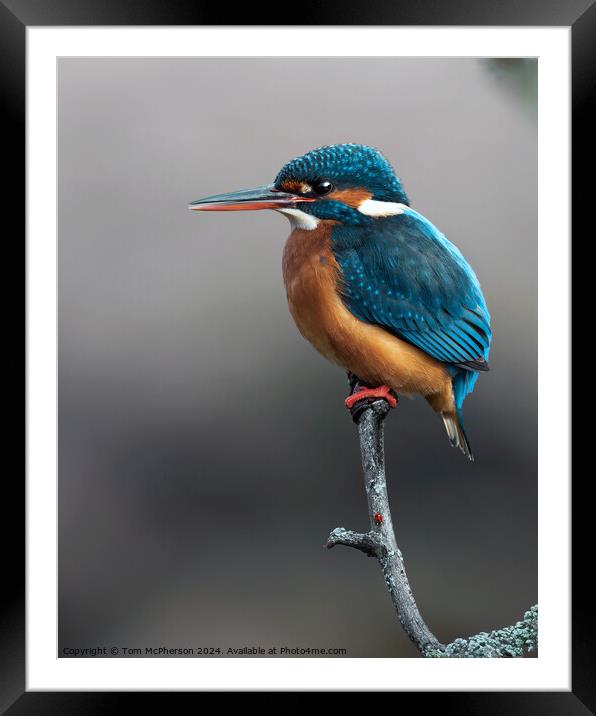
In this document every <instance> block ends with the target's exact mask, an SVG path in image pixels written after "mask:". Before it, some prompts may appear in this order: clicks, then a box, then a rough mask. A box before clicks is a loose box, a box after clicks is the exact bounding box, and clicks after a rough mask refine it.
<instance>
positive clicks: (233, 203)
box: [188, 184, 315, 211]
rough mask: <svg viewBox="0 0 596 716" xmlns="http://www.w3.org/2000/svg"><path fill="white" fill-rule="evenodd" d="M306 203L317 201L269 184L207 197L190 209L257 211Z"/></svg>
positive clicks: (195, 202) (192, 205)
mask: <svg viewBox="0 0 596 716" xmlns="http://www.w3.org/2000/svg"><path fill="white" fill-rule="evenodd" d="M305 201H315V200H314V199H309V198H306V197H303V196H299V195H297V194H288V193H286V192H284V191H279V190H277V189H275V187H273V185H271V184H268V185H267V186H259V187H257V188H256V189H244V190H242V191H232V192H230V193H229V194H215V195H214V196H207V197H205V198H204V199H197V201H192V202H191V203H190V204H189V205H188V208H189V209H191V210H192V211H251V210H253V211H254V210H257V209H281V208H283V207H288V206H294V205H296V204H297V203H299V202H305Z"/></svg>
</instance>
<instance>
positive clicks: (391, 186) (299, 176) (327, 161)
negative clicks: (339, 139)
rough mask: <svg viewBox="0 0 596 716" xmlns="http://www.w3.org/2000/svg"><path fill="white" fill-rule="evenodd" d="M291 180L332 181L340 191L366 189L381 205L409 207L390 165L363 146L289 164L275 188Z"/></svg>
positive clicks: (320, 152)
mask: <svg viewBox="0 0 596 716" xmlns="http://www.w3.org/2000/svg"><path fill="white" fill-rule="evenodd" d="M288 179H294V180H298V181H306V182H312V181H314V180H316V179H329V180H330V181H332V182H333V183H334V184H335V185H336V186H338V187H340V188H348V187H358V188H366V189H368V190H370V191H371V192H372V193H373V199H376V200H378V201H397V202H400V203H402V204H408V197H407V196H406V193H405V192H404V190H403V188H402V185H401V182H400V181H399V179H398V178H397V177H396V176H395V172H394V171H393V167H392V166H391V164H389V162H388V161H387V160H386V159H385V157H384V156H383V155H382V154H381V153H380V152H379V151H378V150H377V149H373V147H367V146H366V145H364V144H331V145H330V146H327V147H320V148H319V149H313V151H312V152H308V154H303V155H302V156H301V157H296V159H292V161H291V162H288V163H287V164H286V165H285V167H283V169H282V170H281V171H280V172H279V174H278V175H277V176H276V178H275V182H274V183H275V186H276V187H278V188H279V187H280V186H281V184H283V182H284V181H287V180H288Z"/></svg>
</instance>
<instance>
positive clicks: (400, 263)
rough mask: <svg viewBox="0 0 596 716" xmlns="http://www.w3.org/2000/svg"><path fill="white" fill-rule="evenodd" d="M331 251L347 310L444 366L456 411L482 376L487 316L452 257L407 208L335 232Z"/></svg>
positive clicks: (463, 267) (460, 262)
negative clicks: (446, 367) (395, 213)
mask: <svg viewBox="0 0 596 716" xmlns="http://www.w3.org/2000/svg"><path fill="white" fill-rule="evenodd" d="M331 237H332V248H333V251H334V254H335V256H336V259H337V261H338V264H339V266H340V268H341V270H342V286H341V292H342V296H343V300H344V302H345V303H346V305H347V306H348V308H349V309H350V311H351V312H352V313H353V314H354V315H355V316H357V317H358V318H360V319H361V320H364V321H367V322H368V323H374V324H377V325H380V326H382V327H384V328H385V329H386V330H388V331H390V332H392V333H394V334H395V335H397V336H399V337H400V338H403V339H404V340H407V341H408V342H410V343H412V344H414V345H415V346H417V347H418V348H420V349H421V350H423V351H425V352H426V353H428V354H429V355H431V356H433V357H434V358H436V359H437V360H439V361H442V362H444V363H446V364H447V366H448V370H449V372H450V373H451V374H452V376H453V390H454V397H455V401H456V405H457V407H458V409H459V408H460V407H461V404H462V402H463V400H464V398H465V396H466V395H467V394H468V393H470V392H471V391H472V389H473V387H474V383H475V381H476V378H477V376H478V374H477V372H476V371H477V370H486V368H487V366H486V361H487V360H488V354H489V348H490V340H491V331H490V315H489V312H488V309H487V307H486V302H485V300H484V297H483V295H482V291H481V288H480V284H479V282H478V279H477V278H476V275H475V273H474V271H473V270H472V268H471V266H470V265H469V264H468V262H467V261H466V260H465V258H464V257H463V256H462V254H461V253H460V251H459V250H458V249H457V248H456V247H455V246H454V245H453V244H452V243H451V242H449V241H448V240H447V239H446V237H445V236H443V234H441V233H440V232H439V231H438V229H436V227H434V226H433V225H432V224H431V223H430V222H429V221H428V220H427V219H425V218H424V217H423V216H421V215H420V214H418V213H417V212H415V211H414V210H412V209H407V210H405V211H404V213H403V214H398V215H396V216H391V217H387V218H384V219H376V220H374V222H373V223H372V224H369V225H368V226H365V227H360V226H348V225H345V226H335V227H334V228H333V231H332V234H331Z"/></svg>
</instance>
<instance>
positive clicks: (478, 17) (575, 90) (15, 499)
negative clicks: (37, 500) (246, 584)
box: [0, 0, 596, 716]
mask: <svg viewBox="0 0 596 716" xmlns="http://www.w3.org/2000/svg"><path fill="white" fill-rule="evenodd" d="M288 9H291V8H289V6H288ZM293 9H294V11H295V13H294V14H295V15H298V16H299V17H298V18H296V17H293V18H292V19H293V20H294V22H292V23H284V22H283V18H282V16H281V15H280V13H279V12H278V11H277V10H276V11H275V12H268V11H267V9H266V7H265V6H263V5H258V6H254V5H252V4H249V3H247V4H245V5H240V6H238V7H235V8H234V11H233V15H234V25H236V26H238V25H280V24H299V25H309V24H313V25H402V26H403V25H433V26H440V25H445V26H458V25H468V26H474V25H482V26H486V25H498V26H520V25H526V26H570V27H571V29H572V30H571V31H572V112H573V117H572V131H573V149H572V161H573V178H574V184H573V186H574V195H573V200H572V212H573V226H574V228H576V229H577V227H578V226H581V225H582V224H585V226H586V228H588V217H587V212H588V211H590V209H591V201H590V198H589V196H588V192H589V191H591V189H592V184H593V182H586V181H585V179H581V177H586V176H589V175H590V174H591V171H592V167H591V164H592V162H593V160H592V158H591V157H592V156H593V151H590V148H592V149H593V141H591V140H592V138H593V134H594V132H593V126H592V125H591V124H590V119H589V109H590V104H591V103H590V100H591V99H592V93H593V90H594V87H595V85H596V63H595V62H594V54H595V53H594V45H595V40H596V2H595V0H566V2H565V3H561V2H557V0H542V1H541V0H499V1H498V2H497V1H496V0H485V2H482V3H479V2H478V1H477V0H460V1H459V2H457V1H452V2H447V1H446V0H417V2H415V3H406V2H403V0H388V1H385V2H376V3H373V4H371V3H359V2H355V1H354V0H344V2H342V3H341V4H340V3H336V2H327V3H317V4H316V5H314V4H313V6H312V7H307V6H301V5H300V4H298V5H295V4H294V5H293ZM229 15H230V10H229V8H226V7H223V6H217V4H213V3H204V2H200V1H199V2H196V1H195V2H190V1H188V0H169V1H166V0H144V1H143V2H142V3H138V2H133V1H132V0H118V1H116V0H54V1H53V2H51V3H50V2H44V0H0V58H1V62H0V81H1V92H0V96H1V97H2V100H3V119H4V120H5V130H4V132H3V135H2V136H3V139H4V142H3V150H4V156H5V160H6V161H7V162H8V164H7V165H6V164H5V168H4V174H5V177H8V178H9V181H7V182H6V183H5V187H4V190H3V199H4V208H5V211H6V210H9V211H10V213H11V214H12V215H13V218H14V220H15V222H16V225H17V227H21V228H22V233H21V235H22V236H23V237H24V232H25V192H24V188H25V161H24V159H25V68H26V41H25V31H26V28H27V27H28V26H61V25H62V26H68V25H73V26H77V25H229V23H228V22H225V21H226V20H228V19H229ZM296 19H299V22H295V20H296ZM561 191H562V192H565V191H566V187H564V186H563V187H561ZM592 234H593V228H592V229H590V232H589V233H586V236H587V237H589V236H591V235H592ZM18 235H19V234H18V232H12V234H11V236H12V238H11V239H10V241H14V243H15V245H16V244H17V243H18V242H17V241H16V237H17V236H18ZM6 240H7V241H8V240H9V239H8V236H7V237H6ZM13 248H14V246H13ZM13 265H14V264H13ZM9 354H10V355H11V356H12V355H14V354H15V351H9ZM15 363H16V361H15ZM14 367H15V370H17V371H18V368H17V366H16V365H15V366H14ZM552 399H553V404H555V403H556V400H557V396H556V392H553V395H552ZM553 409H556V406H555V405H553ZM17 440H18V439H17V437H16V435H15V440H14V442H15V443H17ZM6 444H9V441H8V440H7V441H6ZM588 487H589V480H586V481H584V482H583V483H582V482H581V481H577V482H576V484H575V485H574V495H573V497H574V499H573V512H572V538H573V544H574V553H573V556H572V565H573V584H572V586H573V599H572V610H573V611H572V658H573V661H572V691H570V692H483V693H479V692H465V693H461V692H459V693H453V692H449V693H437V692H434V693H424V694H414V695H415V696H419V697H421V698H423V699H426V700H427V705H429V706H430V705H431V704H430V700H431V699H432V701H433V705H434V706H435V707H436V708H440V709H441V712H442V713H457V714H461V715H464V714H483V715H486V716H490V715H491V714H499V715H500V714H505V713H506V714H522V713H523V714H524V715H527V716H530V715H531V714H534V713H535V714H547V713H548V714H565V715H566V716H574V715H575V714H577V715H578V716H579V715H580V714H582V715H583V714H588V713H592V712H593V711H594V710H595V709H596V694H595V689H594V682H595V681H596V680H595V679H594V664H596V659H595V658H594V657H595V656H596V655H595V649H594V641H595V640H594V629H593V619H591V618H590V617H591V614H592V611H593V607H592V605H591V603H590V602H591V599H590V594H591V591H590V589H589V587H588V579H589V578H590V571H591V570H590V569H589V564H588V563H587V562H585V561H584V559H583V558H582V557H581V555H580V549H581V546H582V545H585V544H589V541H588V540H589V537H588V529H589V526H590V524H591V520H590V516H589V515H588V509H590V505H591V503H590V500H589V499H588V496H587V494H586V495H585V496H584V495H583V494H582V493H583V492H584V491H586V490H587V489H588ZM3 488H4V505H5V506H6V507H5V510H4V516H3V520H2V523H3V528H4V530H5V535H4V542H3V543H4V546H5V554H4V564H5V566H4V575H3V576H4V580H3V583H4V584H3V586H4V588H3V590H2V592H3V596H4V606H3V613H2V629H1V632H0V647H1V648H0V653H1V654H2V660H1V663H2V666H1V667H0V670H1V678H0V710H1V711H2V713H8V714H10V715H11V716H20V715H21V714H38V713H39V714H58V713H59V714H82V713H85V714H95V713H97V714H100V713H101V714H104V713H108V712H113V711H119V710H124V709H129V708H133V707H138V703H137V701H138V698H139V696H141V694H138V693H128V692H127V693H122V692H117V693H113V692H101V693H89V692H63V693H60V692H31V691H26V684H25V618H26V615H25V569H24V551H25V530H24V515H25V512H24V509H23V508H24V496H25V493H24V489H23V483H22V482H21V481H20V480H19V479H18V478H17V477H16V474H14V473H13V472H12V471H7V473H6V476H5V478H4V480H3ZM7 557H8V559H6V558H7ZM586 567H588V568H587V569H586ZM201 693H204V692H201ZM201 693H198V694H196V693H191V694H177V693H176V694H171V693H167V694H165V693H152V694H151V695H150V696H151V699H152V705H153V706H155V705H158V704H164V703H165V702H164V698H165V697H166V695H167V696H176V697H178V698H179V697H180V696H182V695H185V696H190V697H196V696H197V695H198V696H200V695H201ZM405 695H406V694H404V693H400V694H399V696H400V697H403V696H405ZM410 695H411V694H408V696H410ZM133 699H134V702H133ZM401 703H403V701H401V699H400V704H401ZM400 704H397V705H398V706H399V705H400ZM369 706H370V704H369ZM371 707H374V705H373V706H371ZM158 708H159V706H158ZM170 708H171V707H170Z"/></svg>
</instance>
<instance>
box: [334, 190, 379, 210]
mask: <svg viewBox="0 0 596 716" xmlns="http://www.w3.org/2000/svg"><path fill="white" fill-rule="evenodd" d="M327 197H328V198H329V199H333V200H334V201H341V202H342V203H343V204H347V205H348V206H351V207H352V208H353V209H357V208H358V207H359V206H360V204H362V202H363V201H366V200H367V199H370V198H371V197H372V194H371V193H370V192H369V191H366V189H337V190H336V191H333V192H331V194H327Z"/></svg>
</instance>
